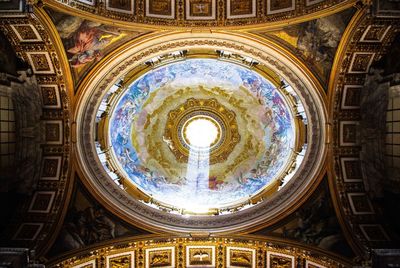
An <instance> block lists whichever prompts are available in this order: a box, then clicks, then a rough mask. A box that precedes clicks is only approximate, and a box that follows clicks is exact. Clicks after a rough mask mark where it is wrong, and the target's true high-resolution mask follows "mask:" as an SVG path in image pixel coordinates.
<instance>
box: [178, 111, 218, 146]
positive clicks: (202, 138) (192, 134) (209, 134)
mask: <svg viewBox="0 0 400 268" xmlns="http://www.w3.org/2000/svg"><path fill="white" fill-rule="evenodd" d="M185 134H186V138H187V139H188V141H189V143H190V145H191V146H194V147H200V148H207V147H210V145H211V144H212V143H213V142H214V141H215V140H216V139H217V137H218V128H217V126H216V125H215V124H214V123H213V122H211V121H210V120H207V119H203V118H199V119H195V120H193V121H191V122H189V123H188V125H187V126H186V133H185Z"/></svg>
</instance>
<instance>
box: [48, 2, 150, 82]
mask: <svg viewBox="0 0 400 268" xmlns="http://www.w3.org/2000/svg"><path fill="white" fill-rule="evenodd" d="M45 10H46V12H47V14H48V15H49V17H50V18H51V20H52V22H53V23H54V26H55V28H56V30H57V34H58V35H59V36H60V39H61V42H62V44H63V46H64V50H65V54H66V56H67V60H68V65H69V66H70V69H71V74H72V77H73V80H74V83H75V84H78V83H79V82H80V80H81V79H82V78H83V77H84V76H85V75H86V74H87V73H88V72H89V71H90V69H91V68H93V66H94V65H95V64H96V63H97V62H99V61H100V59H102V58H103V57H105V56H106V55H107V54H108V53H110V52H111V51H113V50H114V49H115V48H117V47H119V46H121V45H122V44H124V43H126V42H128V41H129V40H132V39H134V38H136V37H138V36H140V35H142V34H145V33H146V32H145V31H140V30H137V31H134V30H127V29H123V28H119V27H115V26H113V25H111V24H104V23H102V22H99V21H93V20H88V19H86V18H85V17H77V16H72V15H69V14H66V13H63V12H59V11H56V10H53V9H51V8H47V7H46V8H45Z"/></svg>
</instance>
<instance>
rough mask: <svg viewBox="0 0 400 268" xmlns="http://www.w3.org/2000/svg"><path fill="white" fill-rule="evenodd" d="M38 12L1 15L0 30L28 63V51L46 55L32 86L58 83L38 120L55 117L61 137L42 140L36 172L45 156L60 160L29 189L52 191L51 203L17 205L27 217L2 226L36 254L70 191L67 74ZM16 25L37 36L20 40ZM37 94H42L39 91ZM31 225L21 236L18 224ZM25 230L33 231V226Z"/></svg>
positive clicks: (18, 243) (52, 233) (45, 245)
mask: <svg viewBox="0 0 400 268" xmlns="http://www.w3.org/2000/svg"><path fill="white" fill-rule="evenodd" d="M3 11H4V10H3ZM36 11H37V12H36ZM40 12H41V9H37V10H35V14H34V15H32V16H31V15H29V16H28V15H27V14H8V15H4V16H2V17H0V30H1V31H2V32H3V33H4V35H5V36H6V37H7V38H8V39H9V41H10V43H11V45H12V46H13V48H14V50H15V51H16V53H17V54H18V56H19V57H21V58H23V59H24V60H25V61H26V62H27V63H28V64H32V57H31V55H33V54H43V55H45V56H44V57H42V59H43V60H45V61H46V62H47V64H48V65H49V68H48V69H49V70H48V71H43V70H37V69H36V68H32V71H33V74H34V75H35V76H34V77H35V78H36V84H37V85H38V86H37V87H36V86H35V87H34V88H32V89H35V90H38V91H39V90H40V86H44V85H49V84H53V85H57V87H58V95H57V97H56V98H57V101H58V103H57V107H52V108H50V107H44V106H42V115H41V118H42V120H41V124H43V125H44V124H45V122H46V121H51V122H54V121H58V123H57V124H58V126H59V129H60V135H61V138H62V141H61V143H59V144H51V143H46V142H44V143H43V144H42V145H41V148H42V154H41V155H40V156H39V157H41V158H42V159H38V162H39V163H40V164H38V167H37V169H38V170H37V172H38V173H39V175H40V176H42V171H43V166H42V165H43V159H45V158H46V157H57V158H59V160H58V161H59V162H58V163H57V166H56V169H57V170H56V176H54V177H42V178H40V177H39V180H38V181H37V185H36V191H34V192H33V193H32V194H33V198H35V196H37V195H38V194H40V193H41V192H53V193H54V195H53V194H51V195H52V196H51V200H50V202H49V203H50V205H48V206H47V207H45V209H43V210H39V211H38V210H35V209H33V203H32V200H33V199H32V198H31V199H27V200H26V202H23V203H21V204H20V205H18V209H19V210H20V211H21V212H20V213H21V214H22V213H25V214H26V215H27V217H24V218H18V219H16V218H15V219H13V223H14V224H13V225H12V226H10V227H7V229H6V230H4V234H6V235H5V236H6V237H5V239H12V240H15V246H17V247H31V248H33V247H35V249H36V251H37V254H38V255H40V254H43V252H44V251H45V250H46V249H47V248H48V247H50V246H51V244H50V243H49V241H51V240H52V238H53V237H54V236H55V235H56V234H57V232H56V231H54V230H55V228H56V229H57V226H60V225H59V221H60V220H62V216H61V215H62V212H63V209H66V206H64V203H65V200H66V199H67V196H68V195H69V194H70V192H71V190H70V189H69V183H70V178H69V172H70V169H71V167H70V165H69V163H70V162H69V153H70V144H69V142H70V136H69V133H70V132H69V131H68V130H69V129H70V121H69V118H70V111H69V100H68V92H67V91H66V85H65V83H66V82H65V81H66V78H65V75H66V74H65V73H63V70H64V69H63V68H62V66H61V65H62V64H63V62H62V60H61V59H60V58H59V57H58V54H57V53H58V50H57V45H56V44H54V43H53V41H54V39H53V37H54V36H51V34H52V33H51V31H49V28H47V27H48V25H43V24H42V21H45V20H41V21H39V19H40V18H42V14H41V13H40ZM38 18H39V19H38ZM18 25H30V26H29V27H31V28H32V29H34V31H35V34H37V35H38V38H37V39H35V40H33V39H28V40H22V36H18V34H17V32H16V31H15V30H14V29H15V28H16V27H17V26H18ZM56 94H57V93H56ZM39 95H41V94H40V91H39ZM64 130H65V131H64ZM67 134H68V135H67ZM42 207H44V206H42ZM29 210H30V211H29ZM38 213H40V215H38ZM38 216H40V217H38ZM31 218H34V219H35V221H36V222H35V223H32V222H26V220H27V219H31ZM30 225H35V226H38V229H37V233H36V234H35V236H34V237H33V238H32V239H20V238H19V236H20V234H19V232H20V231H21V230H20V229H19V228H21V226H25V227H22V228H26V227H27V226H28V227H29V226H30ZM23 231H24V230H23ZM28 231H29V232H33V231H32V228H31V230H28ZM24 232H25V231H24ZM20 240H21V241H20Z"/></svg>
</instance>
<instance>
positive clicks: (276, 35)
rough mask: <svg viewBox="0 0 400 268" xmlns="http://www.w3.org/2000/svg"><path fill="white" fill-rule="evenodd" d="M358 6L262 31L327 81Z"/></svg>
mask: <svg viewBox="0 0 400 268" xmlns="http://www.w3.org/2000/svg"><path fill="white" fill-rule="evenodd" d="M354 12H355V9H353V8H351V9H347V10H345V11H343V12H340V13H337V14H333V15H331V16H327V17H323V18H320V19H316V20H311V21H307V22H304V23H300V24H297V25H291V26H288V27H285V28H283V29H282V30H280V31H275V32H266V33H261V34H262V35H264V36H266V37H269V38H272V39H274V40H276V41H278V42H280V43H282V44H283V45H284V46H286V47H287V48H289V49H290V50H292V51H293V53H294V54H295V55H296V56H299V57H300V58H301V59H303V60H304V61H305V63H306V64H307V65H308V67H310V68H311V69H312V70H313V71H314V72H315V73H316V74H317V76H318V78H319V79H320V80H321V82H323V84H327V83H328V81H329V76H330V72H331V68H332V64H333V60H334V58H335V54H336V50H337V48H338V46H339V42H340V40H341V38H342V35H343V32H344V31H345V29H346V26H347V24H348V23H349V21H350V19H351V17H352V16H353V14H354Z"/></svg>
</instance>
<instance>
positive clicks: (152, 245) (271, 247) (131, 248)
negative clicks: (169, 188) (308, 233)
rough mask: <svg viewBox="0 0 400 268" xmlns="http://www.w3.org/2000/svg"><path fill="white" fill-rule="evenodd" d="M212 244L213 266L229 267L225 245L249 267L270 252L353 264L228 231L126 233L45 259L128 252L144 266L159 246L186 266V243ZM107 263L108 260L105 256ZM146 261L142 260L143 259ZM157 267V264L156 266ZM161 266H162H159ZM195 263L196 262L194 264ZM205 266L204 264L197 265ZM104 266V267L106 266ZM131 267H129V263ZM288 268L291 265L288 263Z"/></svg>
mask: <svg viewBox="0 0 400 268" xmlns="http://www.w3.org/2000/svg"><path fill="white" fill-rule="evenodd" d="M198 246H200V247H214V248H215V265H214V267H232V266H230V265H229V261H228V262H227V260H226V256H227V255H229V248H231V249H234V248H237V249H240V250H244V251H247V252H249V253H251V254H252V258H253V264H252V266H251V267H269V266H266V264H267V259H266V257H267V256H268V258H269V256H270V255H271V254H273V255H274V256H284V257H286V258H290V259H291V260H292V263H293V264H294V265H295V263H296V260H297V264H304V263H306V262H307V261H308V263H309V264H314V265H315V264H317V265H318V267H350V266H352V265H353V264H352V263H349V262H348V261H347V260H346V259H341V258H338V257H337V256H336V255H333V254H332V253H330V252H328V251H325V252H324V251H321V250H320V249H317V248H315V247H307V246H305V245H299V244H298V243H295V242H291V241H289V240H287V241H282V240H276V239H274V238H268V239H267V238H265V237H260V236H246V235H240V237H239V236H237V235H236V236H235V235H231V236H229V237H226V236H222V237H212V238H211V237H208V238H195V237H190V238H189V237H180V236H178V237H175V236H171V235H164V236H154V235H148V236H145V237H141V238H135V237H128V238H124V239H123V240H119V241H115V240H114V241H109V242H108V243H107V244H102V245H98V246H97V247H94V248H93V247H92V248H90V249H83V250H79V251H74V252H72V253H70V254H69V255H68V256H65V257H63V258H62V259H60V258H58V259H54V260H52V261H50V263H48V265H49V267H71V266H74V265H80V264H82V262H84V263H88V260H91V261H92V262H93V259H94V260H95V261H96V262H97V263H99V265H100V264H102V265H103V266H104V267H107V266H106V265H105V263H104V262H105V258H104V257H105V256H109V255H114V256H121V255H125V254H127V252H131V253H134V254H135V259H136V261H137V262H138V263H137V264H138V265H141V267H146V268H147V267H148V266H146V265H147V264H146V263H147V257H146V255H147V254H148V252H149V250H154V249H155V250H159V249H163V248H167V249H171V250H172V249H173V250H174V252H175V254H176V256H175V267H189V266H186V265H187V263H188V260H187V255H186V254H185V251H186V247H198ZM106 260H107V263H108V259H106ZM145 262H146V263H145ZM159 267H161V266H159ZM163 267H165V266H163ZM197 267H199V266H197ZM200 267H205V266H200ZM107 268H108V267H107ZM130 268H131V267H130ZM289 268H292V267H289Z"/></svg>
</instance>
